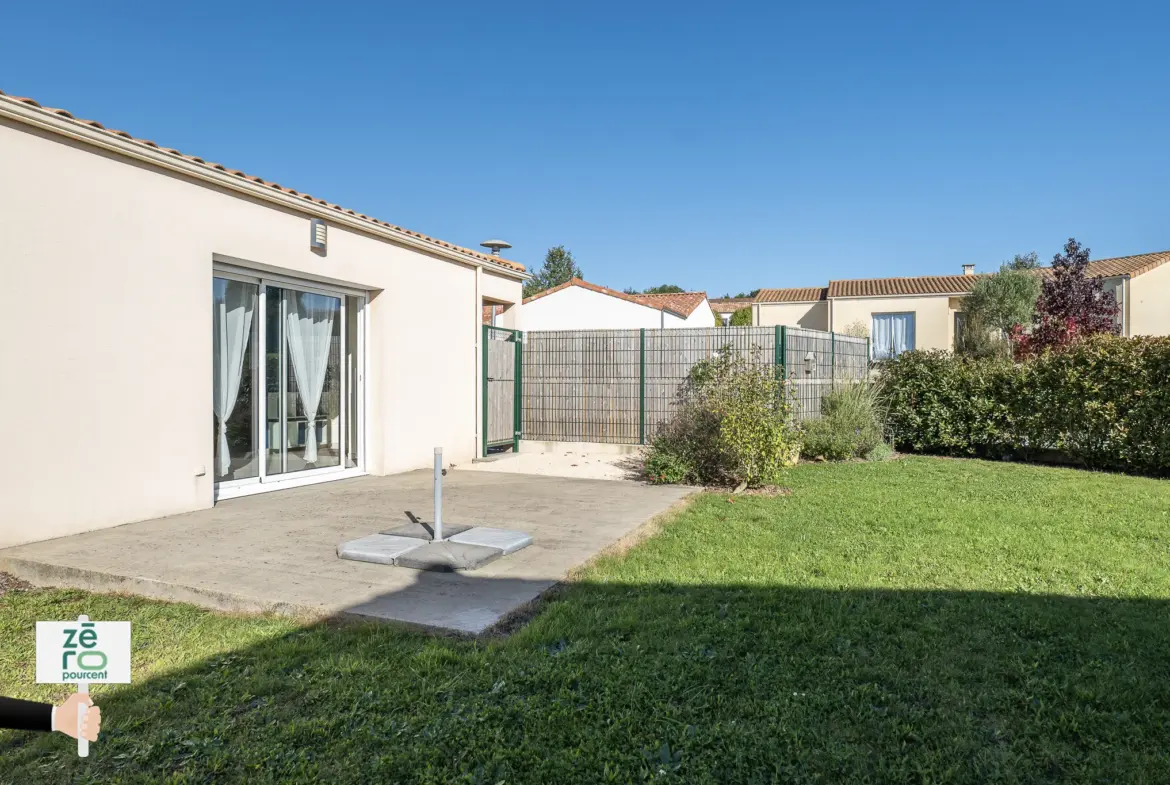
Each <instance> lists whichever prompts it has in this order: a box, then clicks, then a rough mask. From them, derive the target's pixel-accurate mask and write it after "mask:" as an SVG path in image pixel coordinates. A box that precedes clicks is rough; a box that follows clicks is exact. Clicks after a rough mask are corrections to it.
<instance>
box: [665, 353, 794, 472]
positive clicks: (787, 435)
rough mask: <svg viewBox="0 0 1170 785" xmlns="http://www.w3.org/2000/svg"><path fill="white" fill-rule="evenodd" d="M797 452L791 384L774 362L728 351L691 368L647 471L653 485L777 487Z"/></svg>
mask: <svg viewBox="0 0 1170 785" xmlns="http://www.w3.org/2000/svg"><path fill="white" fill-rule="evenodd" d="M799 454H800V442H799V429H798V428H796V427H795V426H794V425H793V424H792V400H791V396H790V394H789V389H788V385H787V384H786V383H785V382H784V380H783V379H779V378H777V376H776V372H775V369H774V368H772V367H771V366H770V365H769V364H767V363H763V362H758V361H755V360H753V359H750V358H744V357H740V356H733V355H732V354H731V353H730V352H729V351H727V350H724V351H721V352H719V354H717V355H716V356H715V357H713V358H711V359H707V360H701V361H699V362H698V363H696V364H695V365H694V366H693V367H692V368H691V370H690V373H689V374H688V376H687V379H686V381H685V382H683V384H682V386H681V387H680V388H679V391H678V397H677V399H676V410H675V413H674V415H673V417H672V418H671V420H670V421H669V422H668V423H666V424H665V425H664V426H663V427H662V428H661V430H660V431H659V432H658V434H657V435H655V436H654V437H653V438H652V440H651V442H650V444H649V446H648V449H647V451H646V469H645V470H646V475H647V477H648V478H649V479H650V480H651V481H652V482H687V483H696V484H706V485H736V484H739V483H747V484H748V485H749V486H752V487H755V486H759V485H765V484H771V483H775V482H776V480H777V478H778V476H779V473H780V470H781V469H783V468H784V467H786V466H791V465H792V464H794V463H795V462H796V458H797V456H799Z"/></svg>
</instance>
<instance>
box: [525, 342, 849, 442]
mask: <svg viewBox="0 0 1170 785" xmlns="http://www.w3.org/2000/svg"><path fill="white" fill-rule="evenodd" d="M723 349H727V350H729V351H731V352H732V353H733V354H734V355H736V356H738V357H742V358H744V359H745V360H747V361H749V362H752V363H759V364H761V365H765V366H769V367H775V366H780V368H781V369H782V371H783V375H784V377H785V378H786V379H788V381H789V384H790V385H791V386H792V389H793V391H794V398H795V400H796V416H797V417H798V418H807V417H816V416H819V414H820V408H821V398H822V397H823V395H824V394H825V393H826V392H828V391H829V390H830V389H832V387H833V385H835V384H838V383H842V382H845V381H847V380H857V379H864V378H867V377H868V375H869V343H868V341H867V340H866V339H864V338H852V337H850V336H845V335H835V334H833V333H827V332H820V331H817V330H805V329H801V328H796V327H701V328H684V329H672V330H556V331H535V332H529V333H526V334H525V345H524V352H523V384H522V393H523V400H522V412H521V413H522V422H523V425H522V430H523V438H525V439H532V440H539V441H579V442H610V443H616V444H638V443H642V442H645V441H646V440H647V439H649V438H651V437H653V435H654V434H655V433H656V432H657V431H658V429H659V428H660V427H661V426H662V424H663V423H665V422H668V421H669V419H670V417H671V414H672V413H673V411H674V407H675V399H676V396H677V393H678V389H679V386H680V385H681V384H682V383H683V381H684V380H685V379H686V378H687V375H688V374H689V373H690V370H691V368H692V367H694V365H695V364H696V363H697V362H699V361H700V360H703V359H707V358H710V357H714V356H715V355H717V354H718V353H719V352H720V351H721V350H723Z"/></svg>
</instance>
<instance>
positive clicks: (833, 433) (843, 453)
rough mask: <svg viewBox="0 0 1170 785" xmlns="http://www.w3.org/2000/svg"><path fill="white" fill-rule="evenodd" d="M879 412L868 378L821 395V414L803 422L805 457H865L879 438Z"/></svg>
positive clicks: (802, 451)
mask: <svg viewBox="0 0 1170 785" xmlns="http://www.w3.org/2000/svg"><path fill="white" fill-rule="evenodd" d="M883 419H884V418H883V415H882V411H881V400H880V398H879V396H878V392H877V388H876V386H875V385H874V384H873V383H872V382H855V383H851V384H846V385H843V386H841V387H838V388H836V389H835V390H833V391H831V392H829V393H828V394H827V395H825V397H824V398H822V399H821V416H820V418H818V419H815V420H809V421H808V422H806V423H805V424H804V435H803V442H804V445H803V447H802V449H801V454H802V455H803V456H804V457H805V458H824V459H825V460H827V461H846V460H849V459H851V458H868V457H869V456H870V454H871V453H872V452H873V451H874V450H875V449H876V448H877V447H878V445H882V444H884V442H883Z"/></svg>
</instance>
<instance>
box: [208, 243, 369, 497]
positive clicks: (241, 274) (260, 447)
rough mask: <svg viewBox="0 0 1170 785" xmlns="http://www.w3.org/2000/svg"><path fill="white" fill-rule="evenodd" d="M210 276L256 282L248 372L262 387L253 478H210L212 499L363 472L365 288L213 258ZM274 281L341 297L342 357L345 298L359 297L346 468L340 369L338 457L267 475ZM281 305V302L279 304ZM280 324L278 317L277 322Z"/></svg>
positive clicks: (345, 397) (344, 401)
mask: <svg viewBox="0 0 1170 785" xmlns="http://www.w3.org/2000/svg"><path fill="white" fill-rule="evenodd" d="M212 278H226V279H228V280H233V281H240V282H242V283H250V284H255V285H256V286H258V287H259V292H258V297H257V300H256V304H257V305H256V318H257V319H258V320H259V325H258V329H257V336H256V342H257V346H256V347H255V349H254V350H253V352H252V355H253V358H254V359H253V363H254V366H253V369H252V372H253V374H255V375H256V376H257V377H258V378H255V379H253V386H254V388H255V387H258V388H259V389H261V390H262V391H263V392H262V393H261V394H260V395H258V396H257V399H258V400H257V404H256V407H257V412H256V418H257V422H258V425H257V427H256V436H257V438H258V439H259V444H257V445H254V449H255V450H256V453H257V474H256V476H255V477H245V478H242V479H238V480H224V481H215V482H214V490H213V496H214V499H215V501H219V500H221V499H231V498H236V497H239V496H250V495H252V494H256V493H266V492H268V491H276V490H282V489H285V488H296V487H298V486H301V485H313V484H315V483H319V482H329V481H332V480H342V479H346V478H349V477H360V476H362V475H364V474H366V444H367V442H368V441H369V433H368V431H367V428H366V424H367V422H368V418H367V417H366V405H367V399H368V397H369V396H368V395H367V391H366V383H367V382H366V380H367V379H368V378H369V347H368V346H367V345H366V344H367V341H366V336H367V335H368V334H369V330H368V325H369V318H370V309H369V293H368V292H366V291H364V290H362V289H353V288H350V287H344V286H334V285H332V284H321V283H316V282H314V281H311V280H304V279H300V278H294V277H289V276H284V275H279V274H274V273H267V272H265V273H261V272H259V271H254V270H248V269H247V268H242V267H239V266H237V265H230V264H225V263H220V262H216V263H215V264H213V265H212ZM269 286H273V287H276V288H280V289H294V290H296V291H301V292H310V293H313V294H320V295H324V296H326V297H337V298H340V300H341V311H340V315H339V317H340V319H341V328H340V329H341V357H342V358H343V359H344V357H345V349H346V340H345V333H346V324H347V322H346V315H347V314H346V309H347V308H348V303H347V302H346V298H347V297H354V298H357V300H358V308H359V309H360V312H359V316H358V320H357V328H358V329H357V342H358V352H357V353H358V366H359V368H358V372H357V373H358V379H357V383H358V384H359V389H358V391H357V396H356V398H357V411H356V412H355V413H354V415H355V417H356V419H357V428H356V431H357V433H358V434H359V435H360V438H359V439H358V445H357V455H356V462H357V466H353V467H347V466H346V465H345V462H346V456H347V449H346V448H347V444H346V441H347V439H348V438H349V434H348V432H347V431H348V429H347V428H346V427H345V425H344V423H345V422H346V414H347V412H348V408H349V396H348V393H349V389H348V387H347V385H348V384H349V380H348V378H347V376H348V374H347V373H346V372H345V371H346V369H345V368H344V366H343V368H342V372H341V374H340V376H341V379H340V383H341V391H340V395H341V403H340V412H339V422H340V423H341V424H342V425H341V428H340V436H339V439H338V445H339V448H338V449H339V453H340V455H341V461H340V464H339V465H338V466H324V467H321V468H319V469H308V470H304V471H299V472H296V473H295V474H289V473H287V472H284V471H282V472H280V473H278V474H271V475H270V474H268V471H267V469H268V392H267V379H266V377H265V373H266V369H267V362H266V352H267V346H268V335H267V330H268V318H267V314H268V311H267V308H268V303H267V297H268V287H269ZM280 307H282V308H283V303H282V304H281V306H280ZM282 323H283V322H282ZM287 362H288V360H287V357H284V356H282V358H281V378H282V379H287V378H288V368H287ZM280 398H281V400H282V401H285V400H286V396H284V395H281V396H280ZM285 420H286V418H284V417H281V418H280V421H281V422H284V421H285ZM286 465H287V464H285V463H282V466H281V468H282V469H284V468H285V467H286Z"/></svg>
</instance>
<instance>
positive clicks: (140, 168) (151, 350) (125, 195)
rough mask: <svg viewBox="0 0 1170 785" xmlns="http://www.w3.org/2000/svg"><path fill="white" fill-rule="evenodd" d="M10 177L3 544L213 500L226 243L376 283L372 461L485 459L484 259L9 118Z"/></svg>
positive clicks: (269, 261) (403, 463) (371, 325)
mask: <svg viewBox="0 0 1170 785" xmlns="http://www.w3.org/2000/svg"><path fill="white" fill-rule="evenodd" d="M0 172H3V173H4V175H3V177H2V178H0V236H3V237H4V243H3V245H2V246H0V262H2V265H3V273H4V279H5V283H6V288H7V289H8V291H9V292H10V296H9V297H8V298H7V304H6V306H5V308H4V311H3V314H4V316H3V318H4V320H5V329H4V330H0V357H3V358H4V366H5V367H6V368H7V369H9V370H12V369H18V371H19V372H18V373H17V374H15V375H10V376H8V377H7V379H6V383H5V384H3V385H0V408H2V409H3V410H4V411H6V412H9V413H10V414H12V415H13V416H12V417H10V419H9V422H8V424H7V426H6V433H5V437H6V439H5V440H6V443H7V444H8V445H9V447H8V448H7V449H5V450H4V451H3V452H2V453H0V486H2V489H0V546H8V545H14V544H17V543H21V542H28V541H33V540H41V539H47V538H51V537H59V536H63V535H67V534H73V533H76V532H81V531H86V530H90V529H97V528H103V527H107V526H113V525H117V524H121V523H127V522H130V521H135V520H141V519H145V518H152V517H157V516H163V515H171V514H175V513H180V512H185V511H189V510H195V509H200V508H205V507H209V506H211V504H212V503H213V482H214V481H213V466H212V456H213V439H212V435H213V427H214V417H213V414H212V408H211V401H212V346H211V335H212V314H211V291H212V277H213V272H212V271H213V257H215V256H218V257H219V258H221V259H230V260H232V262H233V263H234V264H238V265H240V266H248V267H250V268H252V269H256V270H258V271H260V272H261V273H262V272H263V271H264V270H268V271H278V272H281V273H283V274H287V275H290V276H295V277H298V278H304V279H306V280H309V281H313V280H316V281H320V282H323V283H336V284H345V285H347V286H350V287H352V288H360V289H366V290H368V291H370V300H369V311H368V329H367V334H366V351H367V358H368V359H367V366H366V367H367V369H368V377H367V379H366V396H367V402H366V434H367V441H366V450H365V453H366V468H367V470H368V471H370V472H371V473H375V474H386V473H392V472H400V471H405V470H408V469H412V468H418V467H424V466H429V465H430V464H431V461H432V451H431V448H432V447H434V446H435V445H442V446H443V447H444V448H445V450H446V455H447V457H448V458H449V459H450V460H452V461H454V462H461V461H465V460H470V459H471V458H472V457H474V451H475V445H476V441H475V438H476V432H477V422H476V418H475V412H476V398H477V393H478V391H479V387H480V386H479V384H478V381H477V377H476V371H477V365H476V359H475V358H476V351H475V345H476V342H477V340H478V339H477V335H478V332H479V329H480V318H481V317H480V314H481V311H480V303H479V302H478V301H477V298H476V278H477V274H476V269H475V268H474V267H472V266H465V265H462V264H459V263H456V262H452V261H448V260H445V259H442V258H439V257H437V256H431V255H429V254H425V253H422V252H419V251H416V250H412V249H410V248H406V247H403V246H398V245H394V244H391V243H389V242H386V241H385V240H381V239H376V238H375V237H373V236H370V235H365V234H362V233H359V232H357V231H353V230H350V229H346V228H343V227H340V226H333V225H331V226H330V227H329V236H328V250H327V255H325V256H318V255H316V254H314V253H313V252H312V251H311V250H310V249H309V218H308V216H306V215H303V214H299V213H297V212H295V211H293V210H286V209H283V208H280V207H276V206H274V205H271V204H268V203H265V202H261V201H258V200H253V199H251V198H248V197H245V196H242V195H240V194H238V193H234V192H231V191H228V190H226V189H220V188H219V187H217V186H214V185H210V184H207V183H203V182H200V181H197V180H195V179H188V178H186V177H185V176H182V175H178V174H175V173H171V172H168V171H166V170H164V169H162V168H155V167H153V166H151V165H149V164H144V163H141V162H134V161H132V160H130V159H128V158H122V157H120V156H118V155H117V154H115V153H110V152H105V151H99V150H97V149H95V148H92V147H89V146H87V145H85V144H84V143H81V142H73V141H70V140H67V139H64V138H63V137H59V136H56V135H54V134H50V133H47V132H41V131H33V130H31V129H29V128H28V127H27V126H24V125H22V124H18V123H15V122H10V121H8V120H4V119H0ZM483 277H487V276H483ZM492 285H493V286H496V284H494V283H493V284H492ZM499 286H500V287H501V288H502V289H509V288H510V289H514V290H516V291H517V292H518V287H519V281H517V282H516V283H515V285H514V286H507V285H505V284H502V283H501V284H499ZM13 292H19V296H12V293H13Z"/></svg>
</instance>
